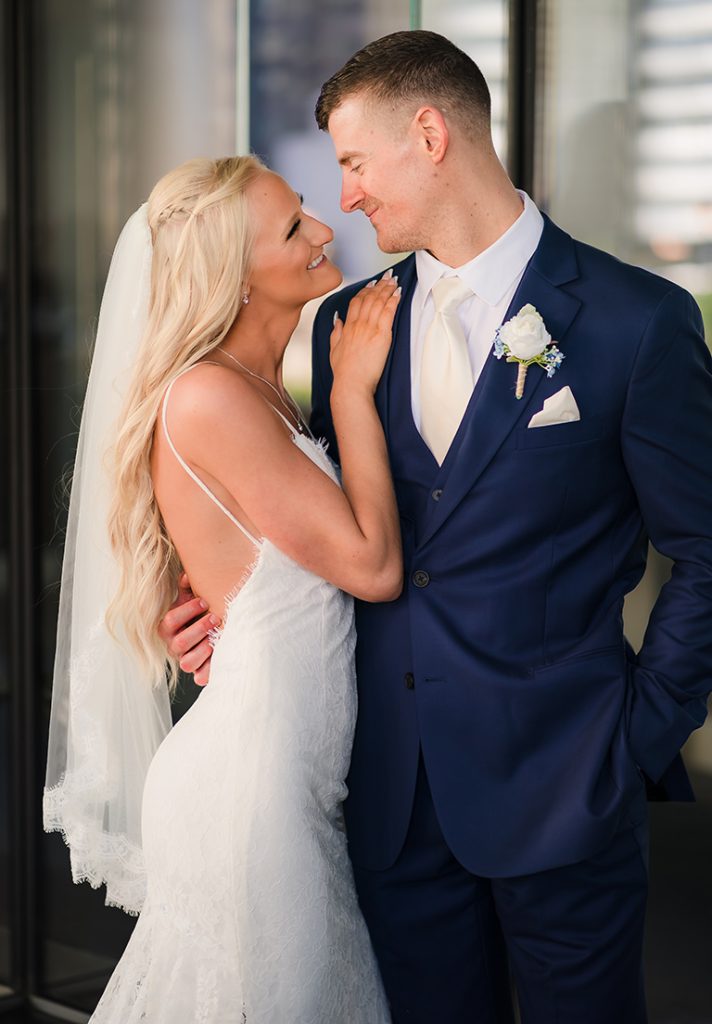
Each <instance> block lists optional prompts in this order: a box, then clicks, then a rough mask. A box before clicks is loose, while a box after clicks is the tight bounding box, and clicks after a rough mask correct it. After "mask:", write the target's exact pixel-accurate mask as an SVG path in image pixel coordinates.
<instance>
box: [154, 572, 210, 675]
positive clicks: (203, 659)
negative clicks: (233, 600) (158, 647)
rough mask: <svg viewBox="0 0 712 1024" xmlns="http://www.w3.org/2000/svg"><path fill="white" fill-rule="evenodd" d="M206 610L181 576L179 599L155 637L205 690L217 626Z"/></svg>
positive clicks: (204, 605)
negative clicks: (213, 635)
mask: <svg viewBox="0 0 712 1024" xmlns="http://www.w3.org/2000/svg"><path fill="white" fill-rule="evenodd" d="M207 607H208V606H207V604H206V603H205V601H203V599H202V598H200V597H195V595H194V594H193V591H192V590H191V587H190V583H189V581H188V577H187V576H186V574H185V573H183V574H182V575H181V577H180V579H179V580H178V597H177V598H176V600H175V601H174V602H173V604H172V605H171V607H170V608H169V610H168V611H167V612H166V614H165V615H164V616H163V618H162V619H161V622H160V624H159V626H158V635H159V636H160V638H161V640H163V642H164V644H165V645H166V647H167V648H168V651H169V652H170V654H171V655H172V656H173V657H174V658H176V659H177V661H178V664H179V665H180V667H181V668H182V670H183V671H184V672H188V673H192V675H193V679H194V680H195V683H196V685H197V686H205V684H206V683H207V682H208V680H209V678H210V659H211V657H212V654H213V648H212V646H211V644H210V639H209V633H210V630H211V629H215V627H216V626H219V625H220V620H219V619H218V618H217V616H215V615H212V614H211V613H210V612H208V611H207Z"/></svg>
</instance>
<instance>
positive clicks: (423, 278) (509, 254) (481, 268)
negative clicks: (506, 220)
mask: <svg viewBox="0 0 712 1024" xmlns="http://www.w3.org/2000/svg"><path fill="white" fill-rule="evenodd" d="M517 191H518V192H519V196H520V198H521V200H522V202H523V204H524V209H523V210H522V212H521V213H520V215H519V217H517V219H516V220H515V222H514V223H513V224H512V225H511V226H510V227H509V228H508V229H507V230H506V231H505V232H504V234H503V235H500V237H499V238H498V239H497V241H496V242H493V243H492V245H490V246H489V247H488V248H487V249H485V250H484V251H483V252H481V253H479V255H478V256H475V258H474V259H472V260H470V261H469V263H465V264H463V265H462V266H461V267H456V268H453V267H449V266H448V265H447V264H446V263H441V262H440V260H438V259H436V258H435V257H434V256H432V255H431V254H430V253H429V252H426V251H425V250H424V249H419V250H417V252H416V254H415V266H416V273H417V275H418V287H417V290H416V296H417V297H418V299H419V301H420V305H421V309H422V307H423V306H424V305H425V300H426V299H427V297H428V295H429V294H430V290H431V288H432V287H433V285H434V284H435V282H436V281H438V280H439V279H440V278H441V277H453V276H456V277H459V278H460V279H461V280H462V281H464V282H465V284H467V285H468V286H469V288H471V289H472V291H473V292H474V293H475V295H477V297H478V298H480V299H482V300H483V301H484V302H486V303H487V304H488V305H489V306H497V305H499V303H500V302H501V301H502V299H503V298H504V296H505V295H506V294H507V292H508V291H509V289H510V288H511V286H512V285H513V284H514V282H515V281H516V280H517V278H519V277H521V275H522V273H523V271H524V268H525V267H526V265H527V263H528V262H529V260H530V259H531V258H532V256H533V255H534V252H535V251H536V248H537V246H538V245H539V239H540V238H541V233H542V231H543V230H544V218H543V217H542V215H541V213H540V212H539V210H538V209H537V207H536V205H535V203H533V202H532V200H531V199H530V198H529V196H528V195H527V194H526V192H520V191H519V190H517Z"/></svg>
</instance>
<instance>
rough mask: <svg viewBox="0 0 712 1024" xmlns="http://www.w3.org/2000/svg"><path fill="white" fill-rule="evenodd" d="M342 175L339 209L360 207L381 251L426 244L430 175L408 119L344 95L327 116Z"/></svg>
mask: <svg viewBox="0 0 712 1024" xmlns="http://www.w3.org/2000/svg"><path fill="white" fill-rule="evenodd" d="M329 135H330V136H331V140H332V142H333V144H334V149H335V150H336V158H337V160H338V161H339V165H340V167H341V174H342V183H341V208H342V210H344V212H345V213H354V212H355V211H357V210H360V211H361V212H362V213H364V214H365V215H366V217H368V219H369V220H370V222H371V224H372V225H373V227H374V228H375V230H376V236H377V240H378V245H379V247H380V248H381V249H382V250H383V252H391V253H396V252H407V251H408V250H410V249H425V248H428V242H427V223H428V220H429V216H428V212H429V207H430V201H429V192H428V187H429V176H428V173H427V172H428V167H427V164H425V163H424V162H423V157H422V153H421V151H420V147H419V146H418V144H417V139H416V137H415V136H414V133H413V132H412V130H411V125H410V123H409V120H408V117H407V115H406V116H398V115H397V114H396V113H394V112H393V111H391V110H388V109H385V107H384V105H382V104H379V103H377V102H376V101H372V100H368V99H366V98H365V97H363V96H359V95H355V96H347V97H346V99H345V100H344V101H343V103H341V104H340V106H338V107H337V108H336V109H335V110H334V112H333V113H332V115H331V117H330V118H329Z"/></svg>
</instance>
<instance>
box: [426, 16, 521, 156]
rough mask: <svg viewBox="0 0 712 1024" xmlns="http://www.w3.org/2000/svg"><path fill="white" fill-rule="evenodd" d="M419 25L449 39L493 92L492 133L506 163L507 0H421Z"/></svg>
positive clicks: (499, 154) (496, 146)
mask: <svg viewBox="0 0 712 1024" xmlns="http://www.w3.org/2000/svg"><path fill="white" fill-rule="evenodd" d="M421 27H422V28H426V29H429V30H430V31H431V32H439V33H440V35H443V36H447V38H448V39H452V41H453V43H455V44H456V45H457V46H459V47H460V49H461V50H464V51H465V53H467V54H468V55H469V56H470V57H472V59H473V60H474V62H475V63H476V64H477V66H478V67H479V69H480V71H481V72H482V74H483V75H484V76H485V78H486V79H487V84H488V85H489V88H490V94H491V96H492V137H493V139H494V145H495V149H496V150H497V154H498V156H499V158H500V160H501V161H502V163H503V164H505V165H506V163H507V114H508V110H507V79H508V49H507V48H508V44H509V2H508V0H445V2H443V0H422V4H421Z"/></svg>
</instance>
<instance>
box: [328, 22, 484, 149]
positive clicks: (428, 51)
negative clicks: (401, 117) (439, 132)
mask: <svg viewBox="0 0 712 1024" xmlns="http://www.w3.org/2000/svg"><path fill="white" fill-rule="evenodd" d="M357 93H360V94H363V95H365V96H367V97H368V98H371V99H374V100H376V101H380V102H381V103H387V104H390V105H391V106H393V107H394V108H397V107H398V106H400V105H402V104H404V103H408V102H412V101H415V102H418V101H420V102H423V103H434V104H435V105H437V106H438V107H439V108H440V109H441V110H442V111H443V113H445V114H448V113H449V114H450V115H451V116H453V117H454V118H455V119H456V120H457V121H459V122H460V124H461V125H462V127H463V128H465V129H466V130H469V132H470V133H471V134H476V135H481V134H482V133H487V134H489V132H490V119H491V102H490V93H489V89H488V88H487V83H486V81H485V79H484V76H483V74H482V72H481V71H480V69H479V68H478V67H477V65H476V64H475V62H474V61H473V60H472V58H471V57H468V55H467V54H466V53H463V51H462V50H460V49H458V47H457V46H455V44H454V43H451V42H450V40H449V39H446V38H445V37H444V36H441V35H438V34H437V33H436V32H426V31H424V30H422V29H417V30H414V31H410V32H392V33H391V34H390V35H388V36H383V37H382V38H381V39H376V40H375V42H373V43H368V44H367V45H366V46H364V47H363V48H362V49H361V50H359V51H358V52H357V53H355V54H354V55H353V57H350V58H349V60H347V61H346V63H345V64H344V66H343V67H342V68H341V69H340V70H339V71H337V72H336V73H335V74H334V75H332V76H331V78H330V79H329V81H328V82H325V83H324V85H323V86H322V88H321V93H320V94H319V99H318V100H317V104H316V111H315V114H316V122H317V124H318V125H319V127H320V128H321V130H322V131H328V124H329V118H330V117H331V115H332V114H333V112H334V111H335V110H336V108H337V107H338V106H340V104H341V103H343V101H344V100H345V99H346V97H347V96H352V95H355V94H357Z"/></svg>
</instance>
